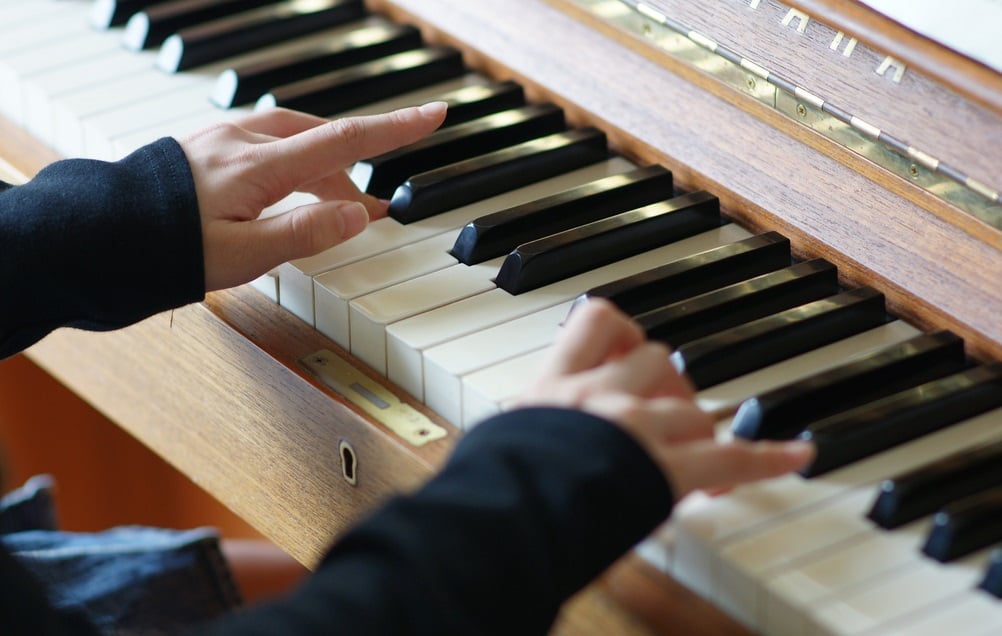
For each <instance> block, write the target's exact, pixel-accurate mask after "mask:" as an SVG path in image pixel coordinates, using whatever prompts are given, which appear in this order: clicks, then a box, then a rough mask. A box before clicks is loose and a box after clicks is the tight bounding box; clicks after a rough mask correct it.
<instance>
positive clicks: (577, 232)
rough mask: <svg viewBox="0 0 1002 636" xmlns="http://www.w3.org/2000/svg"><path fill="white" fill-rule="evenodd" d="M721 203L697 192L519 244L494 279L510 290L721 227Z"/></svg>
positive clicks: (518, 291)
mask: <svg viewBox="0 0 1002 636" xmlns="http://www.w3.org/2000/svg"><path fill="white" fill-rule="evenodd" d="M723 222H724V221H723V219H722V218H721V217H720V202H719V201H718V200H717V197H715V196H713V195H712V194H709V193H707V192H703V191H698V192H692V193H689V194H684V195H682V196H678V197H674V198H672V199H669V200H667V201H662V202H660V203H654V204H651V205H647V206H644V207H642V208H638V209H636V210H630V211H629V212H621V213H620V214H616V215H615V216H610V217H607V218H605V219H600V220H598V221H593V222H591V223H588V224H586V225H582V226H580V227H576V228H574V229H570V230H565V231H563V232H558V233H557V234H552V235H550V236H547V237H545V238H541V239H537V240H535V241H530V242H528V243H523V244H522V245H519V246H518V247H517V248H516V249H515V250H514V251H513V252H512V253H510V254H509V255H508V256H507V258H505V260H504V263H503V264H502V265H501V269H500V271H498V275H497V277H496V278H495V280H494V282H495V283H496V284H497V286H498V287H500V288H501V289H504V290H505V291H507V292H508V293H511V294H521V293H523V292H527V291H529V290H532V289H536V288H537V287H542V286H543V285H548V284H550V283H553V282H556V281H558V280H562V279H564V278H568V277H570V276H574V275H575V274H580V273H581V272H585V271H588V270H590V269H594V268H596V267H601V266H602V265H606V264H608V263H612V262H614V261H618V260H622V259H624V258H627V257H630V256H633V255H634V254H639V253H640V252H644V251H647V250H649V249H652V248H655V247H658V246H660V245H666V244H668V243H672V242H674V241H679V240H682V239H684V238H688V237H690V236H693V235H695V234H699V233H700V232H705V231H707V230H711V229H713V228H715V227H720V225H721V224H722V223H723Z"/></svg>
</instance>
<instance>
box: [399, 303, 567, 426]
mask: <svg viewBox="0 0 1002 636" xmlns="http://www.w3.org/2000/svg"><path fill="white" fill-rule="evenodd" d="M477 298H479V296H478V297H477ZM570 308H571V301H570V300H568V301H565V302H563V303H560V304H559V305H555V306H553V307H549V308H547V309H543V310H541V311H537V312H535V313H531V314H529V315H527V316H522V317H521V318H516V319H515V320H511V321H507V322H503V323H501V324H499V325H495V326H494V327H490V328H487V329H484V330H483V331H477V332H475V333H471V334H469V335H467V336H464V337H461V338H456V339H455V340H452V341H450V342H446V343H444V344H441V345H439V346H437V347H432V348H430V349H429V350H428V351H427V352H425V355H424V356H423V362H424V366H423V376H424V378H425V380H426V381H425V382H424V384H423V387H424V388H425V391H424V395H417V390H418V389H419V387H415V386H407V385H406V384H400V386H401V387H402V388H404V389H406V390H408V391H410V392H411V394H412V395H415V396H416V397H418V399H421V400H422V401H423V402H424V403H425V404H426V405H427V406H428V407H429V408H431V409H432V410H434V411H435V412H436V413H438V414H439V415H441V416H442V417H444V418H445V419H446V420H448V421H449V422H451V423H453V424H455V425H456V426H460V425H461V423H462V421H463V410H462V378H463V376H465V375H468V374H470V373H473V372H475V371H478V370H480V369H483V368H485V367H489V366H492V365H494V364H498V363H500V362H504V361H505V360H508V359H510V358H513V357H515V356H518V355H520V354H522V353H528V352H531V351H534V350H536V349H540V348H542V347H545V346H546V345H548V344H550V343H552V342H553V339H554V338H555V337H556V334H557V332H558V331H559V330H560V325H561V323H562V321H563V319H564V318H566V317H567V312H568V311H569V310H570ZM412 377H414V376H413V375H412ZM398 384H399V383H398Z"/></svg>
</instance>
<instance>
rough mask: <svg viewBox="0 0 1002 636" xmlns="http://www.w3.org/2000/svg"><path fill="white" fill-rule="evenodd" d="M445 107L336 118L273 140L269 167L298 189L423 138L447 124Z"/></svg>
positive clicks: (441, 105)
mask: <svg viewBox="0 0 1002 636" xmlns="http://www.w3.org/2000/svg"><path fill="white" fill-rule="evenodd" d="M445 110H446V106H445V104H444V103H443V102H433V103H431V104H426V105H424V106H421V107H416V108H404V109H401V110H396V111H393V112H390V113H385V114H382V115H370V116H366V117H348V118H344V119H336V120H334V121H330V122H327V123H325V124H323V125H320V126H315V127H313V128H310V129H309V130H306V131H303V132H301V133H299V134H297V135H293V136H291V137H288V138H286V139H280V140H278V141H276V142H274V143H273V144H269V145H268V147H267V151H266V153H265V156H266V157H267V159H268V164H269V166H268V167H269V168H270V169H271V170H274V171H276V173H277V174H278V176H280V177H285V178H286V179H288V180H289V181H290V183H289V184H288V185H290V186H291V188H290V189H298V188H299V187H300V186H302V185H303V184H307V183H312V182H314V181H319V180H320V179H323V178H324V177H327V176H328V175H331V174H333V173H334V172H336V171H339V170H343V169H344V168H345V167H347V166H349V165H351V164H352V163H354V162H356V161H358V160H359V159H365V158H368V157H374V156H376V155H380V154H383V153H384V152H389V151H390V150H394V149H396V148H399V147H401V146H405V145H407V144H410V143H413V142H415V141H417V140H419V139H421V138H422V137H424V136H426V135H428V134H429V133H431V132H432V131H434V130H435V129H436V128H438V127H439V126H440V125H441V124H442V121H444V119H445Z"/></svg>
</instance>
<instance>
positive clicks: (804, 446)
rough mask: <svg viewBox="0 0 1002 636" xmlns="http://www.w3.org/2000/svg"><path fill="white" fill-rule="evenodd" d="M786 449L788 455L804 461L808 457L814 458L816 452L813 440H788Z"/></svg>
mask: <svg viewBox="0 0 1002 636" xmlns="http://www.w3.org/2000/svg"><path fill="white" fill-rule="evenodd" d="M785 450H786V453H787V454H788V455H790V456H792V457H795V458H797V459H799V460H802V461H807V460H808V459H812V458H813V457H814V453H815V449H814V444H812V443H811V442H803V441H799V440H794V441H792V442H787V443H786V449H785Z"/></svg>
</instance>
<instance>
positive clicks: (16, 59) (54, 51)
mask: <svg viewBox="0 0 1002 636" xmlns="http://www.w3.org/2000/svg"><path fill="white" fill-rule="evenodd" d="M61 4H62V3H61ZM29 6H37V10H38V12H40V15H38V16H36V18H35V19H33V20H32V21H31V22H30V23H29V24H28V25H24V24H21V23H20V22H18V21H16V20H15V21H14V22H13V23H10V22H6V17H5V23H6V24H7V27H6V29H4V30H3V31H0V86H2V87H3V89H2V90H0V112H3V113H4V115H5V116H6V117H7V118H8V119H10V120H11V121H14V122H16V123H17V124H18V125H21V126H24V125H25V120H26V118H27V116H28V113H29V110H28V105H27V97H26V95H25V83H26V82H30V81H31V79H32V78H33V77H35V76H38V75H40V74H43V73H46V72H48V71H52V70H55V69H59V68H63V67H64V66H65V65H66V63H67V62H68V61H75V60H81V59H87V58H90V57H94V56H96V55H102V54H106V53H108V52H110V51H113V50H114V49H116V48H117V45H116V43H115V42H114V41H112V40H110V39H109V38H106V37H102V36H101V35H100V34H98V33H95V32H93V31H91V30H90V29H87V28H86V27H83V28H79V25H78V24H77V21H78V20H79V19H80V16H79V15H78V14H79V13H80V11H79V8H80V5H78V3H75V2H74V3H69V8H70V10H71V11H70V12H69V15H66V16H63V15H62V10H61V9H59V8H58V7H56V6H55V5H54V3H40V4H38V5H35V4H33V3H30V4H29ZM57 9H58V10H59V13H54V12H55V11H57ZM74 9H75V10H74ZM50 13H51V14H52V15H49V14H50ZM53 15H59V16H61V17H60V19H59V20H58V21H52V17H53Z"/></svg>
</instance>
